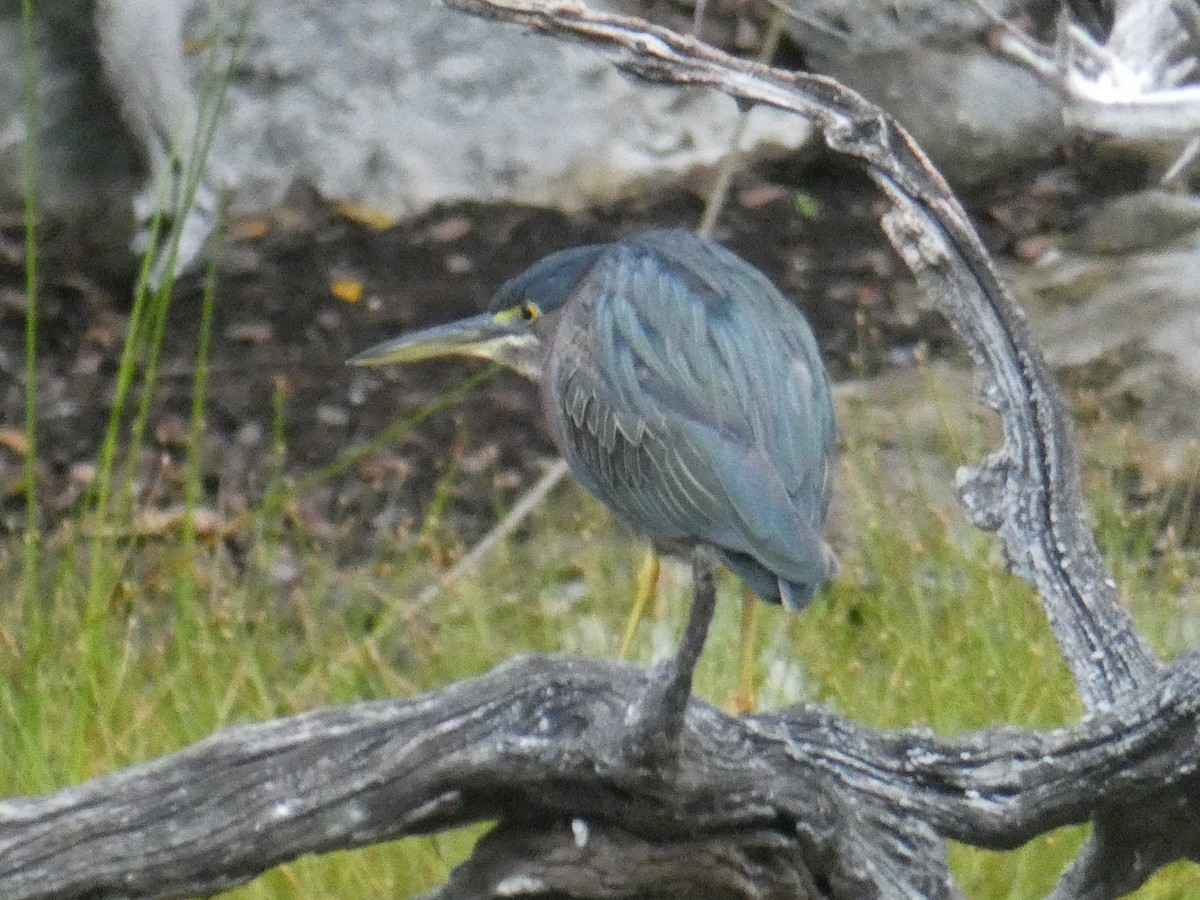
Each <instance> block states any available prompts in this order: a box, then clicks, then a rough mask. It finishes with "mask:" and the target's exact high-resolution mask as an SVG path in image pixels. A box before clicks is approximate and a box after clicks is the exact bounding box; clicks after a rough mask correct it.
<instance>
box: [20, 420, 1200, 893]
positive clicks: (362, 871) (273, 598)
mask: <svg viewBox="0 0 1200 900" xmlns="http://www.w3.org/2000/svg"><path fill="white" fill-rule="evenodd" d="M846 416H849V419H848V420H847V419H846V418H845V417H846ZM853 419H854V411H853V410H849V411H844V420H843V430H844V431H845V432H846V433H847V442H848V444H849V446H848V449H847V451H846V455H845V457H844V459H843V461H842V465H841V469H840V472H839V503H840V510H839V516H840V517H841V522H840V524H839V531H840V532H841V533H843V534H848V535H853V538H852V539H850V540H845V541H843V542H842V546H839V548H838V549H839V552H840V553H841V557H842V566H843V568H842V573H841V575H840V577H839V578H838V580H837V581H836V582H835V583H834V584H832V585H831V586H830V587H829V588H828V589H827V590H826V591H825V592H824V593H823V594H822V595H821V596H820V597H819V598H818V600H817V602H816V603H815V604H814V605H813V607H812V608H811V609H810V610H808V611H806V612H805V613H803V614H801V615H796V616H789V615H786V614H785V613H783V612H782V611H780V610H777V609H764V610H763V616H762V620H763V622H764V625H763V627H762V629H761V632H762V634H763V635H764V640H763V642H762V644H763V645H762V646H761V648H760V649H761V653H760V655H759V662H758V670H757V678H758V682H759V688H760V699H761V701H762V702H763V704H764V705H768V706H778V705H782V704H785V703H788V702H791V701H794V700H797V699H801V698H815V699H819V700H821V701H823V702H826V703H829V704H831V705H833V706H835V707H836V708H838V709H840V710H842V711H844V712H846V713H847V714H849V715H852V716H854V717H855V718H857V719H859V720H861V721H864V722H868V723H870V724H872V725H875V726H879V727H893V726H903V725H911V724H928V725H930V726H932V727H934V728H936V729H938V730H939V731H943V732H948V733H953V732H958V731H962V730H964V729H969V728H976V727H981V726H985V725H989V724H992V723H995V722H1000V721H1004V722H1013V723H1019V724H1026V725H1033V726H1051V725H1054V724H1056V723H1061V722H1067V721H1071V720H1073V719H1074V718H1075V717H1077V716H1078V714H1079V711H1080V710H1079V704H1078V702H1077V700H1076V697H1075V693H1074V690H1073V689H1072V686H1071V684H1070V681H1069V678H1068V676H1067V673H1066V669H1065V666H1064V665H1063V663H1062V662H1061V660H1060V659H1059V657H1058V654H1057V652H1056V651H1055V648H1054V644H1053V641H1052V639H1051V637H1050V633H1049V629H1048V627H1047V626H1046V623H1045V620H1044V617H1043V616H1042V614H1041V611H1040V608H1039V606H1038V603H1037V599H1036V597H1035V596H1034V595H1033V592H1032V591H1031V590H1030V589H1029V588H1028V587H1026V586H1025V585H1024V584H1022V583H1020V582H1019V581H1017V580H1015V579H1013V578H1012V577H1010V576H1008V575H1006V574H1004V573H1003V571H1002V567H1001V565H1000V563H999V560H998V556H997V553H996V550H995V547H994V543H993V541H992V540H991V539H990V538H988V537H987V536H984V535H979V534H976V533H974V532H973V531H971V530H970V529H967V528H965V527H963V526H961V522H962V519H961V516H960V515H959V513H958V511H957V510H956V509H955V508H953V507H952V506H950V507H941V508H939V507H938V506H937V505H936V504H935V503H933V502H932V501H931V499H930V495H929V493H927V492H926V491H925V489H924V486H923V485H922V484H921V483H920V478H919V477H914V478H911V479H907V480H906V484H907V487H906V488H904V489H897V488H896V484H895V475H896V473H895V471H894V466H892V465H891V464H890V463H889V462H888V461H887V460H885V459H884V458H881V456H880V449H879V447H878V446H877V445H875V444H873V443H869V442H860V440H859V437H858V435H856V424H855V422H854V420H853ZM967 431H968V432H969V431H970V429H967ZM977 438H978V435H970V434H967V435H966V436H964V435H958V436H957V437H956V438H955V439H954V440H949V439H947V441H946V442H945V444H946V447H947V448H961V447H963V446H967V447H968V448H969V449H970V452H975V451H976V450H977V449H978V447H977V446H975V445H974V444H973V443H972V441H974V440H976V439H977ZM947 452H948V454H950V455H951V456H953V454H955V453H958V452H961V450H959V449H955V450H952V451H950V450H948V451H947ZM951 461H952V460H951ZM914 471H915V469H914ZM1090 483H1092V485H1093V491H1094V493H1095V494H1097V495H1098V496H1097V500H1098V501H1104V502H1105V503H1106V504H1107V503H1111V504H1112V507H1113V508H1117V498H1116V496H1115V494H1114V493H1113V491H1115V489H1116V488H1115V485H1114V484H1113V482H1112V479H1110V478H1106V476H1105V472H1104V471H1103V470H1099V471H1096V472H1094V473H1093V475H1092V477H1091V478H1090ZM1099 518H1100V528H1101V537H1102V542H1103V543H1104V545H1105V547H1106V549H1107V551H1108V552H1109V554H1110V556H1114V557H1115V562H1116V569H1117V571H1118V572H1121V573H1129V574H1131V578H1130V580H1129V584H1130V587H1129V591H1130V592H1131V593H1130V602H1131V603H1132V604H1133V606H1134V608H1135V610H1136V611H1137V612H1138V614H1139V621H1141V622H1142V624H1143V625H1144V626H1145V627H1146V629H1147V631H1148V633H1149V636H1150V637H1151V639H1152V640H1154V641H1155V642H1156V643H1158V644H1160V646H1161V645H1162V644H1163V641H1164V640H1165V635H1166V633H1167V632H1168V631H1169V623H1170V621H1171V619H1170V617H1169V616H1166V615H1162V614H1161V613H1159V612H1158V610H1159V609H1160V608H1162V607H1163V606H1164V605H1169V604H1165V603H1164V600H1163V598H1165V597H1174V596H1176V595H1177V594H1178V593H1179V588H1180V585H1181V584H1182V583H1185V582H1186V583H1190V582H1191V581H1193V580H1194V576H1195V566H1194V562H1193V561H1192V559H1191V558H1190V557H1189V556H1188V555H1187V554H1186V553H1184V552H1183V551H1179V550H1175V551H1170V552H1169V558H1167V559H1161V558H1160V559H1153V558H1151V557H1150V556H1149V555H1148V554H1149V551H1150V548H1151V547H1152V544H1153V541H1152V540H1151V539H1150V535H1151V534H1152V533H1161V532H1162V530H1163V529H1162V526H1163V522H1162V521H1161V520H1158V519H1155V518H1154V517H1153V516H1151V515H1142V516H1139V517H1134V518H1132V519H1131V518H1130V517H1128V516H1122V515H1116V514H1112V515H1104V516H1101V517H1099ZM259 527H261V528H263V529H267V530H270V529H271V528H275V529H276V531H277V532H278V530H279V529H280V528H281V527H282V526H280V524H279V523H278V522H275V523H271V522H262V523H260V526H259ZM81 532H82V525H80V526H78V527H77V528H75V529H74V530H72V531H70V532H68V533H66V534H60V535H59V539H58V541H57V542H54V543H53V545H52V546H47V547H45V549H44V550H43V553H42V560H41V562H42V566H41V572H42V576H43V579H42V583H41V585H40V587H39V596H40V597H41V599H42V604H43V605H42V613H41V618H40V620H39V633H36V634H31V633H30V632H29V631H28V623H27V622H26V621H25V620H24V619H23V618H22V617H21V616H20V614H19V610H17V609H15V608H14V607H11V606H6V607H4V608H3V610H0V648H2V649H0V662H2V665H3V672H2V674H0V685H2V687H0V755H2V758H4V759H6V760H9V761H10V765H7V766H5V767H4V768H3V770H2V771H0V795H14V794H36V793H42V792H47V791H52V790H55V789H57V788H60V787H63V786H65V785H68V784H73V783H76V782H78V781H81V780H83V779H85V778H88V777H91V776H93V775H96V774H99V773H101V772H105V771H108V770H110V769H112V768H115V767H118V766H122V765H126V764H129V763H132V762H137V761H139V760H144V759H147V758H149V757H153V756H156V755H159V754H163V753H168V752H170V751H172V750H176V749H179V748H181V747H183V746H186V745H187V744H189V743H191V742H193V741H196V740H198V739H200V738H201V737H203V736H204V735H206V734H208V733H210V732H211V731H212V730H213V729H216V728H219V727H221V726H222V725H225V724H227V723H230V722H236V721H246V720H256V719H265V718H270V717H274V716H280V715H287V714H289V713H294V712H297V711H299V710H303V709H310V708H313V707H316V706H322V705H328V704H336V703H343V702H349V701H354V700H360V699H365V698H376V697H392V696H410V695H412V694H415V693H417V692H420V691H424V690H428V689H432V688H437V687H439V686H441V685H444V684H446V683H448V682H450V681H453V680H456V679H459V678H465V677H470V676H472V675H476V674H479V673H481V672H484V671H486V670H487V669H489V668H490V667H492V666H493V665H495V664H496V663H498V662H500V661H501V660H504V659H506V658H508V657H509V656H511V655H513V654H515V653H520V652H525V651H530V650H543V651H559V650H565V651H569V652H575V653H582V654H589V655H612V654H613V653H614V652H615V647H616V643H617V639H618V636H619V634H620V631H621V628H622V626H623V622H624V618H625V615H626V613H627V610H628V604H629V598H630V593H631V590H632V585H633V581H634V576H635V570H636V567H637V564H638V562H639V560H640V553H641V550H642V548H641V546H640V544H639V543H638V542H637V541H636V540H634V539H633V538H631V537H629V536H627V535H625V534H623V533H621V532H620V531H619V530H618V529H617V528H616V527H615V526H614V525H613V523H612V522H611V520H610V519H609V518H608V516H607V515H606V514H605V513H604V511H603V510H602V509H601V508H600V507H599V505H598V504H597V503H596V502H595V501H593V500H591V499H590V498H589V497H587V496H586V495H585V494H584V493H583V491H582V490H580V489H579V488H578V487H575V486H573V485H572V486H571V487H569V488H566V489H564V490H563V491H562V492H560V494H559V495H558V496H557V497H556V498H555V499H554V500H553V501H552V502H551V503H550V505H549V506H548V507H547V508H546V509H544V510H543V511H541V512H540V513H539V514H538V515H537V517H536V519H535V521H534V522H533V523H532V525H531V528H530V531H529V533H528V534H526V535H525V536H524V537H523V539H522V540H520V541H512V542H509V543H508V544H506V545H505V546H504V547H503V548H502V549H501V550H500V551H499V552H498V553H497V554H496V555H495V556H494V557H493V558H492V559H490V560H489V561H488V562H487V563H486V565H485V567H484V568H483V569H482V570H481V571H479V572H478V573H477V574H476V575H474V576H473V577H472V578H471V579H470V580H469V581H468V582H466V583H464V584H461V585H459V586H458V587H457V588H456V589H454V590H451V591H448V592H447V593H445V594H443V595H442V596H441V597H439V598H438V600H437V601H436V602H434V603H432V604H430V605H429V606H428V607H424V608H422V607H417V606H415V605H414V604H412V603H411V602H407V601H406V600H405V598H408V597H413V596H415V594H416V593H417V592H418V590H419V589H420V587H421V586H422V585H424V584H425V583H427V581H428V579H429V578H430V577H431V575H432V574H434V573H433V571H432V568H433V566H432V563H431V562H430V558H429V557H430V547H431V545H435V544H438V543H439V542H440V543H441V544H442V545H443V547H444V546H450V545H456V544H458V543H459V541H458V538H457V536H455V535H453V534H448V533H445V532H444V530H442V528H441V527H440V526H438V525H435V524H430V525H429V526H428V527H426V528H424V529H420V530H419V531H417V532H414V534H412V535H411V536H410V537H409V538H408V542H407V543H398V544H397V545H396V546H395V548H394V549H393V550H392V551H391V552H389V554H388V556H387V558H386V559H384V558H380V559H376V560H373V561H369V562H364V563H362V564H361V565H355V566H339V565H338V564H337V563H336V562H335V561H334V560H333V558H332V556H331V555H330V554H329V553H328V552H325V551H322V550H321V548H319V547H311V546H309V547H302V548H297V547H296V546H295V544H294V541H292V540H291V539H289V537H288V536H287V535H284V536H283V537H282V538H279V539H276V540H274V541H263V542H262V544H261V546H262V548H263V549H262V550H261V552H259V553H257V554H252V555H251V559H250V561H249V564H248V565H247V566H246V567H245V568H244V569H242V568H237V567H235V566H234V565H233V564H232V563H231V561H230V560H229V559H228V558H227V556H226V555H225V553H224V551H223V550H222V549H221V548H220V547H211V546H207V545H205V544H204V542H203V541H200V540H198V539H194V538H193V539H185V536H184V533H183V532H180V533H179V534H174V533H171V532H168V533H166V534H164V535H162V536H160V537H159V538H158V539H156V540H153V541H148V542H140V543H136V544H132V545H131V544H129V543H128V542H125V543H120V542H118V544H116V545H115V549H116V552H115V553H113V554H112V555H111V556H104V557H102V558H99V559H97V558H90V559H89V557H88V552H87V551H88V550H89V549H90V548H91V546H92V545H90V544H89V542H88V541H86V540H84V539H83V535H82V534H81ZM297 550H299V551H301V552H297ZM1139 554H1140V555H1139ZM297 560H298V562H296V561H297ZM280 561H291V564H294V565H297V566H299V570H298V571H297V572H296V573H295V577H291V578H287V579H284V580H281V579H280V578H279V577H278V574H277V573H278V568H279V567H278V566H277V565H276V564H277V563H279V562H280ZM20 573H21V565H20V558H19V554H18V553H17V552H16V550H15V548H9V549H6V550H0V583H2V584H3V586H8V585H9V584H12V585H13V586H15V585H16V584H18V583H19V581H20ZM97 578H98V579H99V580H100V582H101V583H102V584H103V585H105V586H106V590H105V592H104V593H103V595H102V599H103V603H102V609H101V611H102V614H97V610H96V608H95V607H94V606H93V605H92V604H91V603H89V602H88V598H89V597H93V600H94V597H95V590H96V588H95V581H94V580H93V579H97ZM720 585H721V589H722V597H723V602H722V603H721V604H720V608H719V611H718V616H717V620H716V622H715V624H714V628H713V633H712V637H711V639H710V644H709V647H708V649H707V651H706V653H705V656H704V658H703V660H702V662H701V666H700V671H699V673H698V680H697V690H698V692H699V693H700V694H701V695H702V696H704V697H706V698H708V699H710V700H712V701H714V702H717V703H722V704H723V703H725V702H726V700H727V698H728V697H729V694H730V692H731V690H732V684H731V676H730V674H729V673H731V672H732V671H733V669H734V660H735V653H736V647H735V645H736V634H737V624H738V604H737V603H736V602H734V601H733V598H734V597H736V596H737V594H736V589H735V586H734V584H733V583H732V582H731V580H730V579H729V578H728V577H723V578H722V580H721V582H720ZM686 605H687V571H686V569H685V568H684V567H683V566H668V567H667V569H666V571H665V577H664V597H663V601H662V603H661V604H660V608H659V610H658V612H657V615H656V616H655V617H654V619H653V620H652V621H651V622H649V623H648V624H647V625H645V626H644V627H643V630H642V632H641V633H640V634H639V637H638V642H637V644H636V645H635V654H636V655H638V656H639V657H640V658H642V659H649V658H651V657H652V656H653V655H655V654H656V653H659V652H662V651H664V650H665V649H666V648H668V647H669V646H670V644H671V642H672V641H673V640H674V636H675V635H676V634H677V633H678V630H679V628H680V626H681V624H682V620H683V617H684V614H685V612H686ZM477 833H478V832H477V830H468V831H465V832H459V833H456V834H451V835H445V836H441V837H438V838H433V839H411V840H407V841H403V842H400V843H397V844H393V845H388V846H384V847H376V848H371V849H369V850H366V851H362V852H355V853H342V854H335V855H331V856H328V857H323V858H313V859H304V860H301V861H298V862H296V863H294V864H290V865H288V866H285V867H283V868H281V869H280V870H277V871H275V872H272V873H270V874H268V875H266V876H264V877H263V878H260V879H258V880H257V881H256V882H254V883H253V884H251V885H249V886H247V887H245V888H243V889H241V890H239V891H235V892H233V893H232V895H231V896H233V897H238V898H275V897H312V898H317V897H329V896H343V897H365V896H375V895H378V894H379V893H381V892H387V893H388V894H392V895H401V896H403V895H405V894H408V893H411V892H415V891H417V890H420V889H423V888H426V887H429V886H431V885H432V884H435V883H437V882H438V881H439V880H441V879H443V878H444V877H445V875H446V873H447V871H448V868H449V867H450V866H452V865H453V863H454V862H455V861H456V860H458V859H460V858H461V857H462V856H463V855H464V854H465V853H466V852H468V850H469V847H470V845H471V842H472V840H473V839H474V837H475V835H476V834H477ZM1080 837H1081V832H1080V830H1078V829H1068V830H1063V831H1060V832H1056V833H1054V834H1051V835H1048V836H1046V837H1043V838H1041V839H1039V840H1037V841H1034V842H1032V843H1031V844H1030V845H1028V846H1026V847H1024V848H1022V849H1021V850H1019V851H1017V852H1014V853H1003V854H1000V853H983V852H979V851H975V850H972V849H969V848H965V847H955V848H953V850H952V860H953V864H954V867H955V870H956V872H957V873H958V876H959V878H960V879H961V881H962V884H963V886H964V888H965V890H966V891H967V894H968V896H971V897H979V898H1001V897H1037V896H1041V895H1043V894H1044V893H1045V891H1046V890H1047V889H1048V888H1049V886H1050V885H1051V884H1052V883H1053V880H1054V877H1055V876H1056V874H1057V873H1058V871H1059V870H1060V869H1061V867H1062V865H1063V864H1064V863H1065V862H1066V861H1067V860H1068V859H1069V857H1070V855H1071V852H1072V850H1073V848H1074V847H1075V846H1076V845H1077V843H1078V841H1079V840H1080ZM1197 891H1200V878H1198V877H1197V873H1196V870H1195V868H1194V867H1192V866H1190V865H1183V866H1177V867H1173V868H1172V869H1171V870H1168V871H1165V872H1164V873H1161V874H1160V875H1159V876H1158V877H1157V878H1156V879H1155V880H1154V882H1153V884H1152V885H1151V886H1148V887H1147V888H1145V889H1143V890H1142V891H1141V892H1139V894H1138V895H1137V896H1138V897H1140V898H1143V900H1160V898H1172V897H1184V896H1188V895H1189V894H1191V893H1194V892H1197Z"/></svg>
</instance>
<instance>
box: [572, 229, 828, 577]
mask: <svg viewBox="0 0 1200 900" xmlns="http://www.w3.org/2000/svg"><path fill="white" fill-rule="evenodd" d="M654 234H655V233H653V232H651V233H650V234H649V235H648V236H643V238H642V239H643V240H645V239H646V238H647V237H653V236H654ZM668 251H669V252H668ZM703 253H709V254H713V256H712V258H710V259H704V258H692V257H689V256H688V254H703ZM697 273H700V274H697ZM580 291H581V293H580V295H579V297H580V302H578V303H575V304H572V305H571V307H570V308H569V309H568V311H567V313H566V314H565V315H566V318H565V319H564V321H563V323H562V327H561V329H560V335H561V339H562V340H563V341H564V342H565V343H564V345H563V347H562V350H563V352H562V353H561V354H558V356H559V360H560V362H558V363H556V372H555V375H554V376H553V377H555V378H556V379H557V390H558V391H559V392H560V397H561V398H562V408H563V413H564V415H562V417H561V418H560V421H559V424H560V428H561V430H562V437H563V439H564V440H565V441H566V442H567V443H569V444H570V445H571V449H572V451H573V452H574V453H575V454H576V455H577V456H578V460H577V461H576V465H575V469H576V473H577V474H578V475H579V477H580V478H581V479H582V480H583V481H584V483H585V484H586V485H587V486H588V487H590V488H591V489H592V490H593V491H594V492H595V493H597V494H598V495H599V496H601V497H602V498H603V499H604V500H605V501H606V502H608V503H609V505H611V506H612V507H613V508H614V509H615V510H616V511H617V513H618V514H619V515H620V516H621V517H622V518H625V519H627V520H629V521H630V523H631V524H632V525H634V526H635V527H639V528H641V529H643V530H645V531H647V532H649V533H650V534H651V535H652V536H654V537H656V538H658V539H659V540H662V541H664V542H667V541H672V540H674V541H681V542H692V541H703V542H707V543H711V544H714V545H716V546H718V547H723V548H726V549H730V550H734V551H738V552H743V553H748V554H750V555H751V556H753V557H754V558H756V559H759V560H760V561H761V562H762V563H763V564H764V565H766V566H767V567H768V568H770V569H771V570H772V571H774V572H776V573H777V574H780V575H782V576H783V577H785V578H788V579H791V580H794V581H798V582H804V581H807V582H810V583H811V582H813V581H820V580H823V579H824V577H825V575H826V571H825V554H824V552H823V549H822V544H821V541H820V537H819V534H818V532H819V530H820V527H821V523H822V522H823V520H824V515H825V510H826V508H827V506H828V499H829V454H830V450H831V448H832V445H833V441H834V429H833V418H832V408H831V406H830V403H829V395H828V394H829V388H828V383H827V381H826V378H825V374H824V368H823V367H822V365H821V362H820V359H819V357H818V356H817V351H816V347H815V343H814V341H813V339H812V336H811V334H810V332H809V330H808V326H807V324H806V323H805V322H804V320H803V318H802V317H801V315H800V313H799V312H798V311H796V310H795V309H794V307H792V306H791V305H790V304H789V303H788V302H787V301H786V300H784V299H783V298H782V297H781V296H779V295H778V292H777V291H775V289H774V287H773V286H771V285H770V284H769V282H767V281H766V280H765V278H763V277H762V276H761V275H759V273H758V272H757V271H755V270H754V269H752V268H751V267H750V266H748V265H747V264H746V263H744V262H743V261H742V260H740V259H739V258H738V257H736V256H734V255H733V254H730V253H728V252H727V251H724V250H722V249H721V248H719V247H716V246H715V245H711V244H708V243H700V242H698V241H697V242H696V244H695V245H692V244H690V243H688V242H683V244H682V248H681V246H680V242H679V241H678V240H671V241H669V242H667V243H665V244H664V245H663V246H662V247H659V246H649V247H647V246H644V245H640V244H639V243H638V242H636V241H632V242H624V243H621V244H616V245H613V246H612V248H611V249H610V250H609V251H608V252H606V253H605V254H603V255H602V256H601V257H600V258H599V259H598V260H597V263H596V265H595V266H594V267H593V268H592V270H591V271H590V272H589V274H588V276H587V277H586V279H585V282H584V283H582V284H581V285H580ZM764 292H767V293H764ZM735 297H736V300H735V299H734V298H735ZM568 459H570V453H569V454H568Z"/></svg>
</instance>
